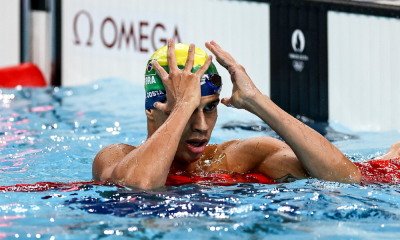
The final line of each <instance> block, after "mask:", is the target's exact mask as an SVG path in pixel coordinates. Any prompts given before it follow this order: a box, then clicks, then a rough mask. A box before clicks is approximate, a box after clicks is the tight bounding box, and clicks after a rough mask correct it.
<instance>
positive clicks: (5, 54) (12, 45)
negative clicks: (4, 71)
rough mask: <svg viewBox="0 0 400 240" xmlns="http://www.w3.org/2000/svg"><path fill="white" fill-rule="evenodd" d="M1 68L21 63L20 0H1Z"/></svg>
mask: <svg viewBox="0 0 400 240" xmlns="http://www.w3.org/2000/svg"><path fill="white" fill-rule="evenodd" d="M0 23H1V24H0V36H1V38H0V68H1V67H8V66H12V65H17V64H19V63H20V1H6V0H0Z"/></svg>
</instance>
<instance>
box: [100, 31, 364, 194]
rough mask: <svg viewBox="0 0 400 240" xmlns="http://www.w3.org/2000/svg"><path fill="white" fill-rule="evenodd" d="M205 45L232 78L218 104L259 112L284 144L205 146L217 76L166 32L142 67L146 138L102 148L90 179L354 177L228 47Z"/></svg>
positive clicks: (203, 57)
mask: <svg viewBox="0 0 400 240" xmlns="http://www.w3.org/2000/svg"><path fill="white" fill-rule="evenodd" d="M206 47H207V48H208V49H209V50H210V51H211V52H212V53H213V54H214V55H215V56H216V59H217V61H218V62H219V64H220V65H221V66H223V67H224V68H225V69H226V70H228V72H229V73H230V76H231V80H232V83H233V89H232V96H231V97H230V98H224V99H222V100H221V102H222V104H224V105H226V106H228V107H234V108H239V109H244V110H247V111H249V112H251V113H253V114H255V115H257V116H258V117H260V118H261V119H262V120H263V121H264V122H265V123H266V124H268V125H269V126H270V127H271V128H272V129H273V130H275V132H276V133H277V134H279V135H280V136H281V137H282V139H284V140H285V142H286V143H284V142H282V141H280V140H278V139H275V138H270V137H257V138H249V139H245V140H231V141H227V142H223V143H219V144H211V145H207V144H208V142H209V140H210V137H211V133H212V130H213V128H214V126H215V123H216V121H217V105H218V104H219V102H220V98H219V93H220V90H221V78H220V76H219V75H218V72H217V69H216V67H215V66H214V64H213V63H212V56H207V54H206V52H205V51H203V50H201V49H200V48H195V46H194V44H191V45H185V44H175V42H174V40H173V39H170V40H169V42H168V46H165V47H162V48H161V49H159V50H157V51H156V52H155V53H154V55H153V56H152V57H151V60H150V61H149V62H148V65H147V68H146V75H145V88H146V115H147V131H148V138H147V140H146V141H145V142H143V143H142V144H140V145H138V146H130V145H126V144H113V145H110V146H107V147H105V148H104V149H102V150H101V151H100V152H99V153H98V154H97V156H96V158H95V160H94V162H93V178H94V179H95V180H101V181H108V182H112V183H116V184H120V185H124V186H128V187H139V188H143V189H152V188H157V187H160V186H164V185H165V182H166V180H167V177H168V175H169V174H171V175H182V176H188V177H194V176H198V175H207V174H212V173H240V174H246V173H258V174H262V175H264V176H266V177H268V178H269V179H272V180H277V181H285V180H287V179H289V178H290V179H304V178H309V177H312V178H318V179H321V180H327V181H337V182H343V183H359V182H360V180H361V175H360V172H359V170H358V168H357V167H356V166H355V165H354V164H353V163H352V162H351V161H350V160H348V159H347V158H346V157H345V156H344V155H343V154H342V153H341V152H340V151H339V150H338V149H337V148H336V147H335V146H333V145H332V144H331V143H330V142H329V141H328V140H327V139H326V138H324V137H323V136H321V135H320V134H319V133H317V132H316V131H314V130H313V129H311V128H309V127H308V126H307V125H305V124H303V123H301V122H300V121H298V120H297V119H295V118H293V117H292V116H291V115H290V114H288V113H286V112H285V111H283V110H282V109H280V108H279V107H278V106H277V105H275V104H274V103H273V102H272V101H271V100H270V99H269V98H268V96H266V95H264V94H262V93H261V92H260V91H259V90H258V88H257V87H256V86H255V85H254V83H253V81H252V80H251V79H250V77H249V76H248V75H247V73H246V71H245V69H244V67H242V66H241V65H240V64H239V63H237V62H236V61H235V60H234V59H233V58H232V56H231V55H230V54H229V53H228V52H226V51H224V50H223V49H222V48H221V47H220V46H219V45H218V44H216V43H215V42H213V41H212V42H210V43H206Z"/></svg>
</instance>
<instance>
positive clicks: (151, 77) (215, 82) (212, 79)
mask: <svg viewBox="0 0 400 240" xmlns="http://www.w3.org/2000/svg"><path fill="white" fill-rule="evenodd" d="M188 51H189V45H188V44H183V43H177V44H175V58H176V62H177V64H178V68H179V69H184V68H185V64H186V60H187V58H188ZM167 53H168V46H164V47H162V48H160V49H158V50H157V51H156V52H155V53H154V54H153V56H151V58H150V60H149V61H148V62H147V67H146V73H145V84H144V87H145V90H146V109H152V108H154V103H155V102H163V101H164V100H165V99H166V97H167V95H166V91H165V87H164V85H163V83H162V80H161V78H160V77H159V76H158V75H157V73H156V70H155V69H154V67H153V65H152V64H151V61H152V60H157V61H158V63H159V64H160V65H161V67H163V68H164V69H165V71H167V72H169V67H168V60H167ZM194 54H195V55H194V64H193V68H192V73H195V72H197V70H199V68H200V67H201V66H203V65H204V63H205V62H206V60H207V57H208V56H207V53H206V52H205V51H204V50H202V49H200V48H197V47H196V49H195V52H194ZM200 84H201V96H208V95H213V94H219V93H220V92H221V86H222V82H221V77H220V76H219V75H218V71H217V68H216V67H215V65H214V64H213V63H211V64H210V67H208V69H207V71H206V72H205V73H204V75H203V76H202V77H201V79H200Z"/></svg>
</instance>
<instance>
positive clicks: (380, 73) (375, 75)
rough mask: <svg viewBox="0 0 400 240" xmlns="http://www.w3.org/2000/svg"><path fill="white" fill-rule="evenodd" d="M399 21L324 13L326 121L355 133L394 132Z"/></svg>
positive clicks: (399, 98) (398, 115)
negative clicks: (325, 20)
mask: <svg viewBox="0 0 400 240" xmlns="http://www.w3.org/2000/svg"><path fill="white" fill-rule="evenodd" d="M399 45H400V20H398V19H394V18H385V17H375V16H366V15H359V14H348V13H339V12H334V11H331V12H329V13H328V48H329V49H328V52H329V58H328V59H329V61H328V62H329V63H328V67H329V117H330V119H331V120H338V121H339V122H340V123H342V124H344V125H346V126H348V127H350V128H352V129H353V130H356V131H389V130H395V129H396V130H400V111H399V109H400V59H399V56H400V46H399Z"/></svg>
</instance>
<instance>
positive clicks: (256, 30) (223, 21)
mask: <svg viewBox="0 0 400 240" xmlns="http://www.w3.org/2000/svg"><path fill="white" fill-rule="evenodd" d="M62 7H63V13H62V14H63V52H62V55H63V59H62V61H63V62H62V64H63V66H62V71H63V72H62V83H63V85H64V86H71V85H79V84H86V83H89V82H91V81H95V80H97V79H101V78H110V77H121V78H124V79H127V80H129V81H132V82H135V83H140V84H143V76H144V71H145V67H146V62H147V60H148V59H149V58H150V56H151V55H152V53H153V52H154V51H155V49H153V47H152V43H151V36H152V31H153V29H154V26H156V24H157V23H162V24H163V25H164V26H165V31H163V30H162V29H161V28H158V29H156V31H155V35H154V39H155V45H156V48H159V47H162V46H163V45H164V43H162V42H160V39H162V38H169V37H172V36H173V35H174V30H175V28H177V29H178V32H179V36H180V39H181V42H184V43H195V44H196V46H198V47H201V48H203V49H205V47H204V43H205V42H206V41H210V40H215V41H216V42H217V43H219V44H220V45H221V46H222V47H223V48H224V49H226V50H228V51H229V52H230V53H231V54H232V56H234V57H235V58H236V60H237V61H238V62H239V63H241V64H242V65H243V66H244V67H245V68H246V70H247V71H248V73H249V75H250V76H251V77H252V79H253V80H254V81H255V82H256V85H257V86H258V87H259V88H260V89H261V90H262V91H263V92H264V93H266V94H268V95H269V93H270V89H269V88H270V53H269V5H268V4H260V3H252V2H239V1H221V0H202V1H198V0H197V1H193V0H169V1H165V0H148V1H131V0H114V1H108V0H68V1H63V6H62ZM82 10H85V11H87V12H88V13H89V14H90V16H91V18H92V23H93V25H92V26H93V37H92V40H91V43H92V45H90V46H88V45H87V44H86V43H87V39H88V37H89V32H90V24H89V18H88V17H87V16H86V15H84V14H82V15H80V17H79V18H78V20H77V25H76V26H77V27H76V31H77V33H78V36H79V38H80V42H81V43H80V44H76V37H75V34H74V18H75V16H76V15H77V13H78V12H80V11H82ZM108 17H110V18H112V19H113V21H114V22H115V24H116V26H117V29H118V30H117V32H118V35H120V32H121V25H122V24H121V23H122V22H124V23H125V30H126V31H129V26H130V23H132V22H133V26H134V34H135V38H136V44H137V49H136V50H134V47H133V43H132V42H130V45H129V47H127V45H126V43H125V42H124V41H122V44H121V47H120V48H119V47H118V45H119V44H118V42H119V38H120V37H119V36H118V37H117V42H116V44H115V45H114V46H113V47H112V48H107V47H106V46H105V44H104V43H103V40H102V38H101V34H102V31H101V25H102V22H103V21H104V20H105V19H106V18H108ZM140 22H147V23H148V26H142V35H144V36H148V38H149V39H144V40H142V48H143V49H148V52H141V51H140V50H139V46H138V45H139V41H140V40H139V35H140ZM103 30H104V31H103V32H104V40H105V42H106V43H107V44H110V45H111V44H112V42H113V41H114V35H115V33H114V28H113V25H112V23H111V21H108V22H106V23H105V25H104V29H103ZM216 65H217V67H218V63H216ZM218 70H219V72H220V73H221V75H222V77H223V80H224V88H223V92H222V95H223V96H227V95H228V94H229V93H230V92H231V89H232V88H231V83H230V78H229V74H227V73H226V71H225V70H224V69H222V67H218Z"/></svg>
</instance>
